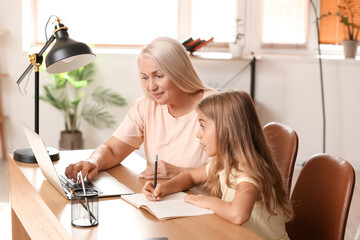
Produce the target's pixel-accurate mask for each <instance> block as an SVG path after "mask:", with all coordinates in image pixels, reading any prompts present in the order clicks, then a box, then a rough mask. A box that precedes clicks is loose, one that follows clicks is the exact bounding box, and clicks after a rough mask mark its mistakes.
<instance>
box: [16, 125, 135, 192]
mask: <svg viewBox="0 0 360 240" xmlns="http://www.w3.org/2000/svg"><path fill="white" fill-rule="evenodd" d="M21 126H22V128H23V130H24V132H25V135H26V138H27V140H28V142H29V144H30V146H31V149H32V151H33V153H34V156H35V158H36V161H37V162H38V164H39V167H40V169H41V172H42V173H43V174H44V176H45V178H46V179H47V180H48V181H49V182H50V184H51V185H53V186H54V187H55V188H56V189H57V190H58V191H59V192H60V194H61V195H62V196H64V197H65V198H67V199H71V190H70V188H72V189H74V188H75V187H76V186H74V185H72V183H71V182H70V181H71V180H68V179H66V177H65V176H63V175H58V174H57V172H56V170H55V168H54V165H53V163H52V161H51V159H50V156H49V154H48V152H47V150H46V147H45V145H44V142H43V140H42V138H41V137H40V136H39V135H38V134H37V133H35V132H34V131H33V130H32V129H30V128H29V127H28V126H26V125H25V124H23V123H21ZM59 161H61V160H59ZM88 184H90V183H88ZM92 185H93V186H94V188H95V190H96V191H97V192H98V193H99V197H111V196H121V195H124V194H132V193H134V192H133V191H131V190H130V189H129V188H127V187H126V186H125V185H123V184H122V183H120V182H119V181H117V180H116V179H115V178H114V177H113V176H111V175H110V174H108V173H107V172H105V171H101V172H99V174H98V175H97V176H96V178H95V179H94V180H93V181H92ZM74 190H76V189H74Z"/></svg>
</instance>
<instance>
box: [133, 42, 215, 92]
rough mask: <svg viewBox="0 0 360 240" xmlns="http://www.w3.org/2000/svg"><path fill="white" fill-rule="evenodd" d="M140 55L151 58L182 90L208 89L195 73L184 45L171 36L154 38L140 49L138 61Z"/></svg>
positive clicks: (196, 90)
mask: <svg viewBox="0 0 360 240" xmlns="http://www.w3.org/2000/svg"><path fill="white" fill-rule="evenodd" d="M140 57H148V58H151V59H152V60H153V61H154V63H155V64H156V65H157V66H158V67H159V68H160V70H161V71H162V72H163V73H164V74H165V75H166V76H168V78H169V79H170V80H171V81H172V82H173V83H174V84H175V85H176V86H177V87H178V88H179V89H180V90H182V91H183V92H186V93H195V92H198V91H200V90H206V89H209V88H208V87H207V86H206V85H205V84H204V83H203V82H202V81H201V80H200V78H199V76H198V75H197V73H196V71H195V69H194V67H193V65H192V63H191V61H190V57H189V55H188V53H187V52H186V50H185V48H184V46H183V45H182V44H181V43H180V42H179V41H177V40H175V39H173V38H168V37H159V38H156V39H155V40H154V41H152V42H151V43H149V44H148V45H146V46H145V47H144V48H143V49H142V50H141V52H140V54H139V56H138V61H139V58H140ZM145 92H146V91H145Z"/></svg>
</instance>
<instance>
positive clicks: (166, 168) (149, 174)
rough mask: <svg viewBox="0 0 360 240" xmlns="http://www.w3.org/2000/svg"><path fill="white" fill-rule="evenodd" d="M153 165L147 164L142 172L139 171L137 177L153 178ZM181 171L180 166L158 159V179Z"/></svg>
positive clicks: (171, 176)
mask: <svg viewBox="0 0 360 240" xmlns="http://www.w3.org/2000/svg"><path fill="white" fill-rule="evenodd" d="M154 166H155V165H154V164H152V165H149V166H148V167H147V168H146V169H145V170H144V171H143V172H142V173H140V175H139V177H140V178H144V179H149V180H150V179H154V174H155V167H154ZM182 171H183V169H182V168H180V167H176V166H174V165H172V164H170V163H167V162H165V161H162V160H159V162H158V168H157V178H158V179H170V178H173V177H175V176H176V175H178V174H179V173H181V172H182Z"/></svg>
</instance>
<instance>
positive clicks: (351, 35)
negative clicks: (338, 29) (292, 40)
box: [320, 0, 360, 58]
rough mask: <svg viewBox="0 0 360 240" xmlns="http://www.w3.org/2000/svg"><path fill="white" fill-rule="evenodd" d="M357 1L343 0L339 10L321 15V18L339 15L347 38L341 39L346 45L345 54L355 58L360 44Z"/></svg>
mask: <svg viewBox="0 0 360 240" xmlns="http://www.w3.org/2000/svg"><path fill="white" fill-rule="evenodd" d="M354 4H355V3H354V2H353V1H352V0H342V4H339V5H338V6H337V7H338V10H337V11H336V12H335V13H333V12H328V13H326V14H323V15H321V16H320V19H322V18H324V17H328V16H337V17H339V22H340V23H342V24H343V25H344V36H345V37H346V38H345V39H343V40H341V44H342V45H343V47H344V55H345V57H346V58H355V56H356V51H357V46H358V44H359V41H358V35H359V28H360V25H359V23H356V22H355V17H356V16H360V15H359V13H358V12H357V11H356V8H355V5H354Z"/></svg>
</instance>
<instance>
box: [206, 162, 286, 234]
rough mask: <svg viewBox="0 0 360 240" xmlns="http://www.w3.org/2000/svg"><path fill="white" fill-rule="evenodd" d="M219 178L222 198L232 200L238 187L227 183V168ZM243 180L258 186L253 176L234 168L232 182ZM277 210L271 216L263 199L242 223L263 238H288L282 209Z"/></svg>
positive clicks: (237, 182)
mask: <svg viewBox="0 0 360 240" xmlns="http://www.w3.org/2000/svg"><path fill="white" fill-rule="evenodd" d="M209 166H210V163H209V164H208V165H207V168H206V170H207V172H208V169H209ZM219 179H220V185H221V192H222V194H223V195H222V198H221V200H223V201H226V202H232V200H233V199H234V197H235V192H236V189H235V188H230V187H228V186H227V185H226V176H225V170H222V171H220V172H219ZM241 182H249V183H252V184H254V185H255V186H256V187H258V186H257V184H256V182H255V181H254V180H253V179H252V178H250V177H248V176H247V175H246V174H245V173H238V174H237V173H236V171H235V170H234V171H233V172H232V174H230V183H233V184H234V186H236V185H238V184H239V183H241ZM276 212H279V213H280V214H278V215H272V216H270V214H269V213H268V211H267V210H266V207H265V205H264V203H263V202H262V201H261V200H260V201H257V202H256V203H255V205H254V208H253V210H252V212H251V216H250V219H249V220H248V221H247V222H246V223H243V224H242V225H243V226H245V227H246V228H248V229H250V230H251V231H252V232H254V233H256V234H257V235H258V236H260V237H261V238H263V239H281V240H288V239H289V238H288V236H287V233H286V230H285V220H284V217H283V214H282V210H281V209H280V210H279V209H277V210H276Z"/></svg>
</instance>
